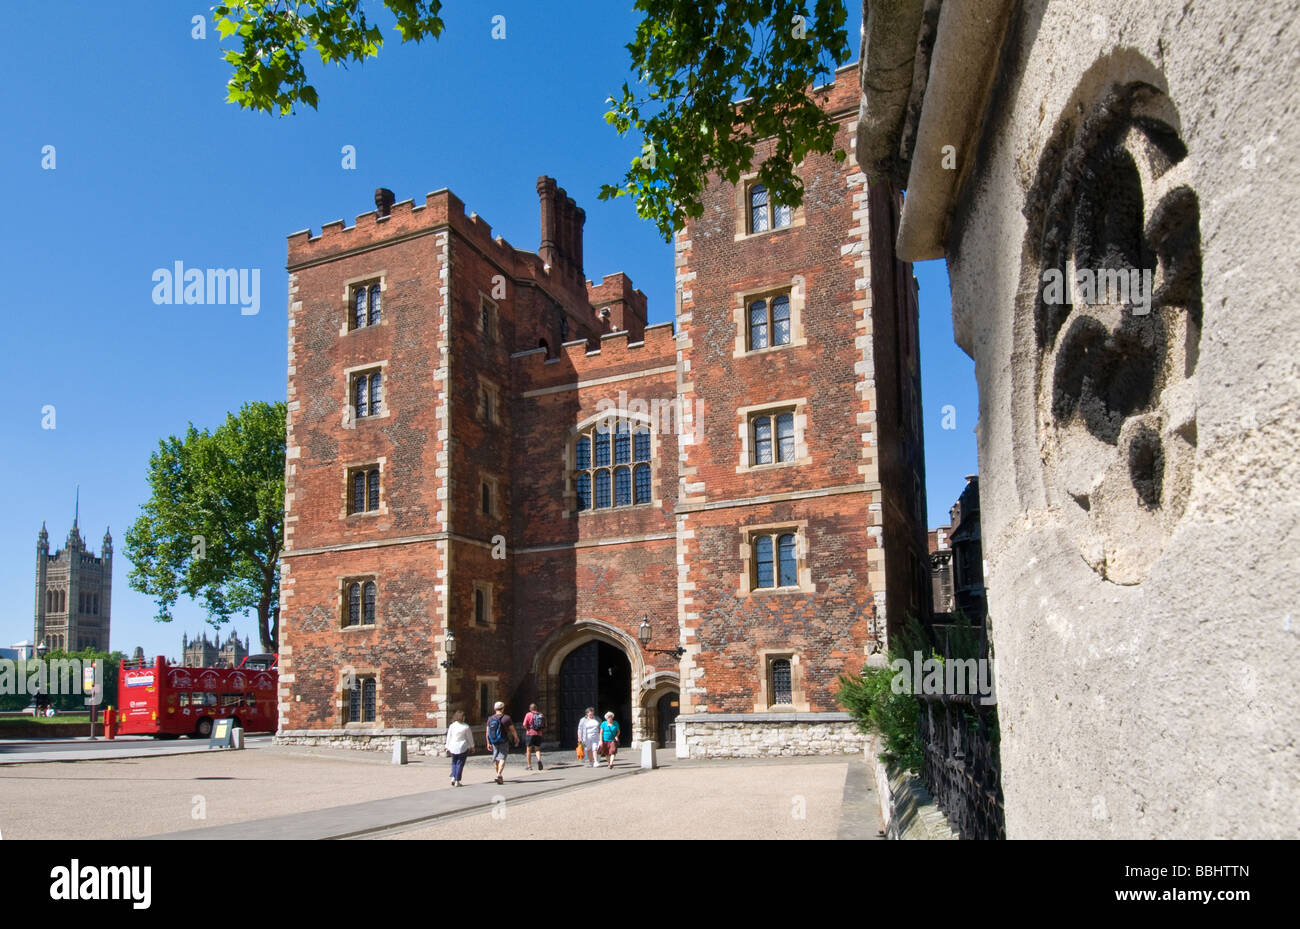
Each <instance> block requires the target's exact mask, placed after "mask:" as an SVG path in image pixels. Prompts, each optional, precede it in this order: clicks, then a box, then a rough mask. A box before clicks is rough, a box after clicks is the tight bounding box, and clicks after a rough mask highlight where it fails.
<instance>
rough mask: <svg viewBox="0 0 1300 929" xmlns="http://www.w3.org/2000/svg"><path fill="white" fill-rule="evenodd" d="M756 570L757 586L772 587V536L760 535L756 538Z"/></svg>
mask: <svg viewBox="0 0 1300 929" xmlns="http://www.w3.org/2000/svg"><path fill="white" fill-rule="evenodd" d="M754 570H755V584H754V586H756V587H771V586H773V584H772V537H771V536H770V535H763V536H759V537H758V538H757V539H755V540H754Z"/></svg>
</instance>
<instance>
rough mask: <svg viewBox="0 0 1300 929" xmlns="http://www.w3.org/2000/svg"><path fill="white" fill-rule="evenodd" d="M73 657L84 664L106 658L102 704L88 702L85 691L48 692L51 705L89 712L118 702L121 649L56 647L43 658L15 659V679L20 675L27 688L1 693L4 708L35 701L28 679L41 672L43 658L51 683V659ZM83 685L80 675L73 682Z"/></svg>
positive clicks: (0, 709) (61, 709)
mask: <svg viewBox="0 0 1300 929" xmlns="http://www.w3.org/2000/svg"><path fill="white" fill-rule="evenodd" d="M69 658H76V659H78V660H80V661H81V662H82V663H83V664H84V663H86V662H89V661H93V660H101V661H103V662H104V690H103V695H102V699H101V701H100V702H99V704H97V705H96V706H94V707H91V706H90V705H88V704H87V703H86V695H85V694H84V693H60V694H52V695H48V697H47V699H48V700H49V703H50V705H51V706H53V707H54V708H55V709H56V710H58V711H59V712H60V713H89V712H90V711H91V709H94V710H96V711H99V710H102V709H103V708H104V707H106V706H110V705H111V706H116V705H117V672H118V668H119V667H120V666H121V664H122V653H121V652H105V651H100V650H99V649H94V648H86V649H82V650H81V651H79V652H68V651H63V650H62V649H57V648H56V649H51V650H50V651H48V652H46V654H45V657H44V658H43V659H41V658H31V659H28V660H27V661H18V662H15V663H14V669H13V677H14V680H15V681H16V680H17V679H18V678H21V679H22V680H23V682H24V684H23V688H22V689H23V692H22V693H0V712H13V711H15V710H21V709H24V708H25V707H27V706H29V705H30V704H31V703H32V701H33V699H34V698H35V695H34V694H31V693H28V692H27V687H26V682H27V681H29V680H31V677H30V675H31V674H33V673H37V672H36V668H37V666H38V665H40V664H41V663H42V661H44V662H45V664H46V665H47V667H46V671H45V680H46V684H47V686H49V685H50V667H51V663H52V662H56V661H66V660H67V659H69ZM80 685H81V679H80V678H77V680H76V681H75V682H74V684H73V686H78V687H79V686H80Z"/></svg>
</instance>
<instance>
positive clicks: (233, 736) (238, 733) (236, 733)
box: [230, 726, 244, 749]
mask: <svg viewBox="0 0 1300 929" xmlns="http://www.w3.org/2000/svg"><path fill="white" fill-rule="evenodd" d="M230 747H231V748H234V749H240V748H243V747H244V729H243V727H242V726H240V727H237V728H235V729H232V730H230Z"/></svg>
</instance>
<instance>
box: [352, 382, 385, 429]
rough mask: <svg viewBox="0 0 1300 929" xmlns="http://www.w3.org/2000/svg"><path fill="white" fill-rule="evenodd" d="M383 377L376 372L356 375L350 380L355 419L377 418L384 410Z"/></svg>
mask: <svg viewBox="0 0 1300 929" xmlns="http://www.w3.org/2000/svg"><path fill="white" fill-rule="evenodd" d="M383 401H384V388H383V375H382V374H380V372H378V371H371V372H367V373H365V374H357V375H354V376H353V380H352V406H353V409H355V410H356V415H357V418H358V419H360V418H362V417H365V416H378V415H379V414H380V413H381V412H383V408H384V403H383Z"/></svg>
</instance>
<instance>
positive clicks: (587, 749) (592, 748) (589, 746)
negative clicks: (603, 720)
mask: <svg viewBox="0 0 1300 929" xmlns="http://www.w3.org/2000/svg"><path fill="white" fill-rule="evenodd" d="M578 744H579V745H581V746H582V747H583V752H584V753H585V756H586V759H585V760H586V761H587V762H588V763H589V764H590V765H591V766H592V767H593V768H594V767H596V765H598V764H600V755H599V750H600V720H599V719H597V718H596V708H595V707H592V706H589V707H587V715H586V716H584V717H583V718H582V719H580V720H578Z"/></svg>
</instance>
